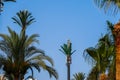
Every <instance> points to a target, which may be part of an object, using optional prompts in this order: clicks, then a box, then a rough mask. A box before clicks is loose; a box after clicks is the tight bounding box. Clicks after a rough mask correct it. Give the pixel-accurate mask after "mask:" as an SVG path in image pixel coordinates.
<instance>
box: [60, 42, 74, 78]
mask: <svg viewBox="0 0 120 80" xmlns="http://www.w3.org/2000/svg"><path fill="white" fill-rule="evenodd" d="M59 50H60V51H61V52H62V53H64V54H65V55H66V57H67V64H66V65H67V80H70V64H71V55H72V54H73V53H74V52H75V51H76V50H74V51H72V43H71V42H70V40H68V41H67V44H63V46H61V49H59Z"/></svg>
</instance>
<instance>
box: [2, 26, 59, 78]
mask: <svg viewBox="0 0 120 80" xmlns="http://www.w3.org/2000/svg"><path fill="white" fill-rule="evenodd" d="M8 31H9V35H7V34H0V37H1V38H2V40H0V50H1V51H2V52H3V54H0V67H1V68H2V67H3V70H4V71H5V73H6V75H12V76H13V78H14V80H22V79H24V75H25V74H26V73H27V70H28V69H30V70H31V72H32V76H33V67H34V68H35V69H37V70H38V71H39V72H40V69H41V68H43V69H45V70H46V71H48V73H49V74H50V77H51V76H54V77H55V78H56V79H57V78H58V74H57V72H56V70H55V69H54V68H53V61H52V59H51V58H50V57H49V56H47V55H45V53H44V51H42V50H40V49H37V48H36V47H35V46H33V45H32V44H33V43H34V42H37V43H38V40H37V39H36V37H38V35H37V34H33V35H31V36H27V35H24V33H23V32H21V33H20V34H17V33H16V32H15V31H13V30H11V29H10V28H8ZM46 61H48V62H49V63H50V64H51V66H49V65H48V64H46Z"/></svg>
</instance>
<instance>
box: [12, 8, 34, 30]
mask: <svg viewBox="0 0 120 80" xmlns="http://www.w3.org/2000/svg"><path fill="white" fill-rule="evenodd" d="M12 19H13V20H14V23H16V24H18V25H19V26H20V27H21V28H22V30H25V29H26V28H27V27H28V26H29V25H30V24H32V23H33V22H35V18H33V16H32V14H31V13H30V12H28V11H27V10H23V11H19V12H18V13H16V16H14V17H12Z"/></svg>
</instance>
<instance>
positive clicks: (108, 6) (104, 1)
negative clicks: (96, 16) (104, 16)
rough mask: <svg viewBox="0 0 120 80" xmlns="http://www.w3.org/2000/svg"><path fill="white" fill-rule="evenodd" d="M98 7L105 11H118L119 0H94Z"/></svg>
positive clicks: (119, 7) (119, 6)
mask: <svg viewBox="0 0 120 80" xmlns="http://www.w3.org/2000/svg"><path fill="white" fill-rule="evenodd" d="M94 2H95V3H96V5H97V6H98V7H99V8H102V9H104V11H105V12H110V13H114V14H116V13H118V11H119V9H120V0H94Z"/></svg>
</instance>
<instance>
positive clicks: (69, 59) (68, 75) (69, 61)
mask: <svg viewBox="0 0 120 80" xmlns="http://www.w3.org/2000/svg"><path fill="white" fill-rule="evenodd" d="M70 64H71V56H70V55H68V56H67V80H70Z"/></svg>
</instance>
